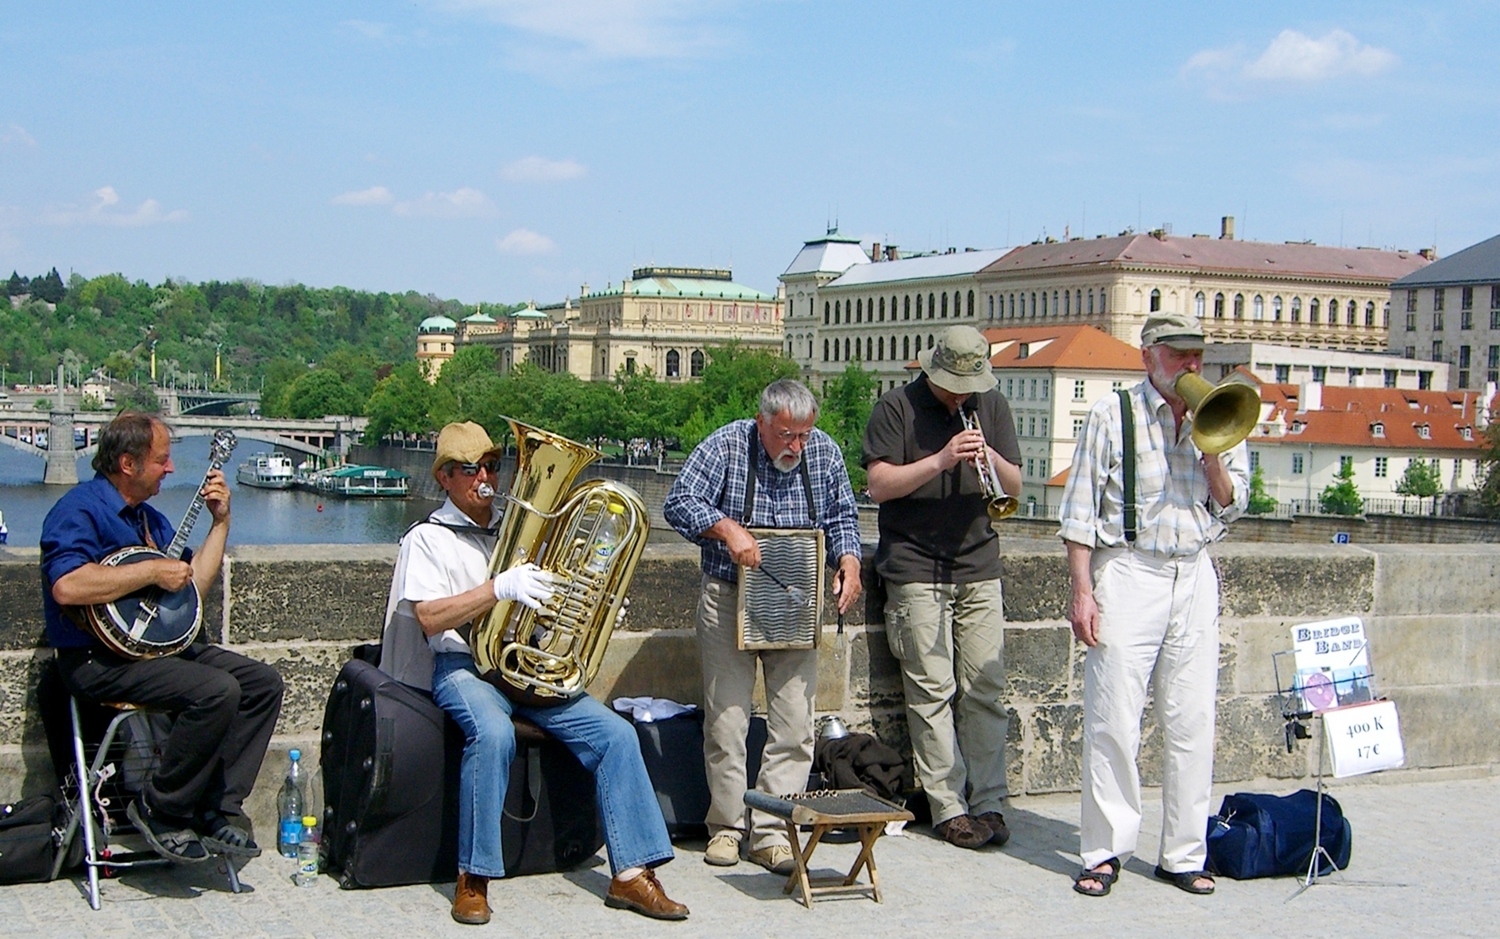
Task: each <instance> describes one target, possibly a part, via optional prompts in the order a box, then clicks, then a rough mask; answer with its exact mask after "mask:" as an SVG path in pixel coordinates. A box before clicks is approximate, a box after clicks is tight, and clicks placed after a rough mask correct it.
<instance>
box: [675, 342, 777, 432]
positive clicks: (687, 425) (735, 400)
mask: <svg viewBox="0 0 1500 939" xmlns="http://www.w3.org/2000/svg"><path fill="white" fill-rule="evenodd" d="M796 375H797V366H796V363H794V362H792V361H790V360H788V359H784V358H782V357H781V356H779V355H777V354H776V353H773V352H764V351H761V350H758V349H756V350H750V349H746V348H745V347H744V346H742V345H740V344H739V343H738V342H731V343H729V344H728V345H725V346H719V347H716V348H713V349H709V350H708V362H707V364H705V365H704V367H703V379H702V381H700V382H698V383H697V384H696V385H690V386H689V387H690V388H692V389H694V390H695V391H696V392H697V400H696V401H695V402H694V403H693V405H692V407H691V408H690V409H689V411H688V415H689V416H688V417H687V418H686V419H684V421H683V422H682V424H681V425H679V428H678V440H679V442H680V444H681V446H682V448H683V449H684V450H691V449H692V448H693V447H696V446H697V445H698V444H699V443H700V442H701V441H702V440H703V438H704V437H707V436H708V435H709V434H711V433H713V432H714V431H715V430H716V429H718V428H720V427H722V426H724V425H725V424H728V423H729V422H730V421H736V420H740V419H741V418H746V417H753V416H755V411H756V408H757V407H758V406H759V404H760V393H761V392H762V391H764V390H765V387H766V386H767V385H769V384H770V383H771V382H773V381H775V380H776V379H778V378H795V377H796Z"/></svg>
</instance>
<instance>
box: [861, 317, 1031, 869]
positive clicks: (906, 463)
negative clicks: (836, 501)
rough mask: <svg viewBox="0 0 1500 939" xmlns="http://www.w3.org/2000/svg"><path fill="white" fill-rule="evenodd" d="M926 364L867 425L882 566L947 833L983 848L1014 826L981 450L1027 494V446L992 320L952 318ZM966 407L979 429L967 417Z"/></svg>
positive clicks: (891, 636) (920, 774) (935, 812)
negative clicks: (1001, 372)
mask: <svg viewBox="0 0 1500 939" xmlns="http://www.w3.org/2000/svg"><path fill="white" fill-rule="evenodd" d="M917 361H918V362H919V363H921V366H922V374H921V375H920V376H918V377H917V379H916V380H915V381H912V382H910V383H908V384H906V385H904V386H902V387H900V388H896V389H894V390H892V391H888V392H886V393H885V394H884V395H883V396H881V398H880V400H879V401H878V402H876V404H875V410H874V411H873V412H872V413H871V415H870V423H869V425H868V426H867V427H866V428H865V441H864V460H865V468H866V469H867V470H868V471H869V474H870V496H871V498H873V499H874V500H875V501H876V502H878V503H880V547H879V548H878V549H877V550H876V552H875V570H876V571H877V572H878V573H879V574H880V576H881V577H882V578H884V580H885V583H886V604H885V635H886V641H887V642H888V643H889V644H890V647H891V654H892V655H894V656H895V657H896V659H897V660H898V661H899V662H900V663H901V684H902V689H903V691H904V692H905V694H906V723H907V727H908V728H909V729H910V731H911V745H912V752H913V754H914V755H915V757H916V764H917V778H918V780H919V781H920V782H921V783H922V788H923V790H925V791H926V793H927V801H928V803H929V805H930V806H931V808H932V821H933V831H934V832H935V833H936V834H937V835H938V836H939V837H941V838H944V839H946V840H947V841H948V842H950V843H952V844H955V845H958V846H959V847H961V848H979V847H982V846H984V845H986V844H991V843H994V844H1004V843H1005V842H1006V840H1007V839H1009V838H1010V830H1009V829H1008V828H1006V826H1005V817H1004V816H1003V815H1002V814H1001V813H1000V809H1001V807H1002V804H1003V800H1004V799H1005V796H1006V792H1007V789H1006V781H1005V738H1006V730H1007V728H1008V726H1009V720H1008V718H1007V715H1006V710H1005V704H1004V702H1003V701H1001V696H1002V695H1003V694H1004V691H1005V661H1004V652H1005V620H1004V613H1003V611H1002V609H1001V606H1000V552H999V550H998V547H997V544H996V542H997V537H996V535H995V531H994V529H993V528H992V527H991V525H990V515H989V512H988V503H989V498H988V497H987V495H986V493H985V492H984V489H983V487H982V485H981V482H980V478H979V473H978V470H977V467H976V460H983V459H989V460H990V461H991V462H992V465H993V466H994V467H995V471H996V475H997V476H998V478H999V481H1000V483H1001V485H1002V487H1003V488H1004V489H1005V492H1006V493H1008V494H1009V495H1011V496H1015V495H1017V494H1018V493H1019V492H1020V490H1021V468H1020V465H1019V464H1020V461H1021V450H1020V447H1019V446H1018V445H1017V443H1016V428H1015V422H1014V420H1013V419H1012V417H1011V414H1010V404H1009V403H1008V402H1007V401H1006V400H1005V396H1004V395H1002V394H1001V393H1000V392H999V390H998V389H997V388H996V387H995V385H996V381H995V376H994V375H993V374H992V372H991V369H990V344H989V341H988V340H987V339H985V338H984V335H983V334H982V333H980V332H979V330H977V329H975V328H974V327H972V326H950V327H949V328H948V329H947V330H945V331H944V332H943V334H942V335H941V336H940V337H938V341H937V345H936V346H935V347H933V348H931V349H927V350H925V351H923V352H921V353H919V354H918V356H917ZM966 411H968V412H972V413H973V414H974V415H975V416H976V417H977V419H978V422H979V429H977V430H969V429H967V428H966V427H965V421H964V419H963V412H966Z"/></svg>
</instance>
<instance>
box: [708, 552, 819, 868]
mask: <svg viewBox="0 0 1500 939" xmlns="http://www.w3.org/2000/svg"><path fill="white" fill-rule="evenodd" d="M738 590H739V588H738V587H737V586H736V585H734V584H731V583H729V582H728V581H723V580H719V579H718V578H716V577H709V576H707V575H704V577H703V590H702V593H701V595H700V596H699V598H698V652H699V655H700V656H701V658H702V662H703V711H704V720H703V764H704V768H705V769H706V770H707V772H708V790H709V797H710V802H709V808H708V830H709V834H710V835H714V834H717V833H718V832H720V831H722V830H724V829H726V828H727V829H734V830H736V831H738V832H740V833H741V834H743V832H744V831H745V812H746V809H745V788H746V779H745V735H746V734H747V733H748V732H749V730H750V709H751V701H752V697H753V695H754V693H755V666H756V663H757V662H759V663H760V667H761V669H762V671H763V672H764V674H765V682H766V707H767V710H768V713H767V715H766V749H765V754H764V756H763V758H762V760H761V764H760V776H759V777H758V778H757V779H756V780H755V788H756V789H758V790H760V791H761V792H764V793H767V794H769V795H784V794H786V793H791V792H802V791H803V790H805V789H806V788H807V776H808V774H809V773H810V772H812V760H813V701H814V698H815V697H816V695H817V690H818V651H817V650H816V649H788V650H775V651H759V652H743V651H741V650H740V649H739V648H737V643H736V641H735V622H734V607H735V600H736V596H737V591H738ZM751 822H752V828H751V842H750V847H751V848H752V849H753V850H759V849H761V848H765V847H769V846H770V845H775V844H780V845H786V844H787V839H786V826H785V825H784V824H783V823H782V822H781V821H780V820H779V819H776V818H775V817H773V816H770V815H766V814H765V813H763V812H754V813H752V817H751Z"/></svg>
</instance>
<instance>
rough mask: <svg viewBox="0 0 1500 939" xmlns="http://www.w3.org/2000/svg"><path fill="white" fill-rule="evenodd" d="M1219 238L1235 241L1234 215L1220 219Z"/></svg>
mask: <svg viewBox="0 0 1500 939" xmlns="http://www.w3.org/2000/svg"><path fill="white" fill-rule="evenodd" d="M1219 240H1220V241H1233V240H1234V216H1233V215H1226V216H1224V217H1223V218H1221V219H1219Z"/></svg>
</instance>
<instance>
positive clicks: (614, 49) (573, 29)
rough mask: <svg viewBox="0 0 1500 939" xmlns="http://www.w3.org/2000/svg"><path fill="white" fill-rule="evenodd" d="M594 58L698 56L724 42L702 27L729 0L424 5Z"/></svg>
mask: <svg viewBox="0 0 1500 939" xmlns="http://www.w3.org/2000/svg"><path fill="white" fill-rule="evenodd" d="M427 2H428V3H430V4H432V5H433V6H437V7H441V8H444V9H448V10H452V11H455V12H458V13H464V14H470V15H475V16H480V17H483V18H484V19H488V20H491V21H493V22H496V23H500V24H501V25H503V26H508V27H511V28H512V29H515V30H519V31H521V32H524V33H529V34H531V35H533V36H536V37H540V38H543V39H548V40H553V41H557V42H561V43H563V44H565V45H567V46H570V47H572V48H573V49H575V50H577V51H580V52H582V53H584V55H586V56H587V57H589V58H598V59H664V58H687V57H694V56H700V55H703V54H705V53H707V52H709V51H710V50H713V49H716V48H719V47H721V46H722V45H724V44H725V42H726V39H725V37H724V36H723V35H722V34H721V33H720V31H719V30H717V29H715V28H714V27H713V26H710V25H709V24H707V23H705V22H703V20H705V19H707V17H708V16H709V15H710V14H712V13H713V12H715V11H717V10H720V9H723V8H724V7H726V6H728V5H729V4H730V3H731V2H732V0H623V2H622V0H427Z"/></svg>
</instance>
